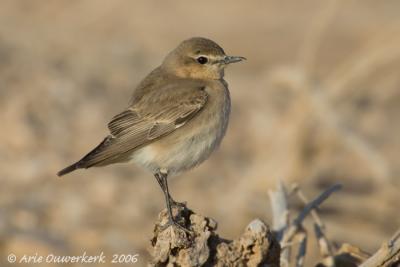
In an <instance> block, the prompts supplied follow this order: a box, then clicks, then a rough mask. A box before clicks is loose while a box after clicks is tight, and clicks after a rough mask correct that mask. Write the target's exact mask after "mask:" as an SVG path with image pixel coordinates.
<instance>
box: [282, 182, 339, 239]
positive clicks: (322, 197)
mask: <svg viewBox="0 0 400 267" xmlns="http://www.w3.org/2000/svg"><path fill="white" fill-rule="evenodd" d="M341 188H342V186H341V185H340V184H336V185H334V186H332V187H330V188H328V189H327V190H326V191H324V192H322V193H321V194H320V195H319V196H318V197H316V198H315V199H314V200H312V201H311V202H310V203H308V204H307V205H306V206H305V207H304V209H303V210H302V212H301V213H300V214H299V215H298V216H297V218H296V219H295V220H294V221H293V222H292V224H291V225H290V226H289V228H288V229H287V231H285V234H284V236H283V238H282V242H281V243H283V244H285V243H287V242H289V241H290V240H291V239H292V238H293V237H294V235H295V234H296V232H297V231H298V230H299V229H300V227H301V224H302V223H303V221H304V219H305V218H306V217H307V215H308V214H309V213H310V212H311V211H312V210H313V209H315V208H317V207H318V206H319V205H321V203H322V202H324V201H325V200H326V199H327V198H328V197H329V196H330V195H331V194H332V193H333V192H336V191H338V190H339V189H341Z"/></svg>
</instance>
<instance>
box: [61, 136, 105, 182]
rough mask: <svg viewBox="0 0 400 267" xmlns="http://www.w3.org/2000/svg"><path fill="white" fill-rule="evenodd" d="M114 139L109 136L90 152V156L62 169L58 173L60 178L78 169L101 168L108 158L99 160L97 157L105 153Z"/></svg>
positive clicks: (87, 155)
mask: <svg viewBox="0 0 400 267" xmlns="http://www.w3.org/2000/svg"><path fill="white" fill-rule="evenodd" d="M111 139H112V137H111V136H107V137H106V138H104V140H103V141H102V142H101V143H100V144H99V145H98V146H96V147H95V148H94V149H93V150H92V151H90V152H89V153H88V154H86V156H84V157H83V158H82V159H81V160H79V161H78V162H75V163H74V164H72V165H70V166H68V167H66V168H64V169H62V170H61V171H59V172H58V173H57V175H58V176H63V175H65V174H68V173H70V172H73V171H75V170H77V169H82V168H85V169H87V168H90V167H92V166H101V165H100V164H101V163H102V162H104V161H105V160H107V159H108V158H105V159H103V158H101V159H98V158H96V156H97V155H98V154H99V153H100V152H101V151H103V149H104V148H106V147H107V146H108V144H109V142H110V140H111Z"/></svg>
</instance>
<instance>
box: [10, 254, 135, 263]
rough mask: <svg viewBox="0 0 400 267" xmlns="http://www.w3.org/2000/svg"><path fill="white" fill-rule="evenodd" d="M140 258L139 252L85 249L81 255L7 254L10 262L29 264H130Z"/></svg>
mask: <svg viewBox="0 0 400 267" xmlns="http://www.w3.org/2000/svg"><path fill="white" fill-rule="evenodd" d="M138 260H139V254H112V256H111V257H107V256H106V255H105V254H104V253H103V252H100V253H99V254H97V255H89V254H87V253H86V251H84V252H83V253H82V254H81V255H73V256H71V255H56V254H51V253H50V254H47V255H40V254H38V253H35V254H23V255H20V256H17V255H15V254H14V253H10V254H8V256H7V261H8V262H9V263H28V264H41V263H60V264H74V263H80V264H92V263H96V264H99V263H100V264H102V263H104V264H110V263H111V264H127V263H128V264H129V263H132V264H133V263H136V262H138Z"/></svg>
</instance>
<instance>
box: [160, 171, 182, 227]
mask: <svg viewBox="0 0 400 267" xmlns="http://www.w3.org/2000/svg"><path fill="white" fill-rule="evenodd" d="M154 176H155V177H156V179H157V182H158V184H159V185H160V187H161V189H162V191H163V193H164V196H165V203H166V205H167V211H168V220H169V222H168V224H167V225H166V226H165V228H166V227H168V226H170V225H174V226H176V227H178V228H180V229H182V230H184V231H186V232H188V230H187V229H186V228H184V227H183V226H181V225H180V224H178V223H177V222H176V221H175V220H174V217H173V214H172V205H173V204H175V203H176V202H175V201H174V200H173V199H172V198H171V195H170V194H169V189H168V181H167V176H168V175H167V174H166V173H162V172H160V171H159V172H157V173H156V174H154Z"/></svg>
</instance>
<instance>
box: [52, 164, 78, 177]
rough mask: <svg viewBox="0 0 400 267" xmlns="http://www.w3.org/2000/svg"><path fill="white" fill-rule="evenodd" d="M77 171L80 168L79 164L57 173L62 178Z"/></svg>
mask: <svg viewBox="0 0 400 267" xmlns="http://www.w3.org/2000/svg"><path fill="white" fill-rule="evenodd" d="M76 169H79V167H78V164H77V163H74V164H72V165H70V166H68V167H66V168H64V169H62V170H61V171H59V172H58V173H57V175H58V176H60V177H61V176H63V175H65V174H67V173H70V172H73V171H75V170H76Z"/></svg>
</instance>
